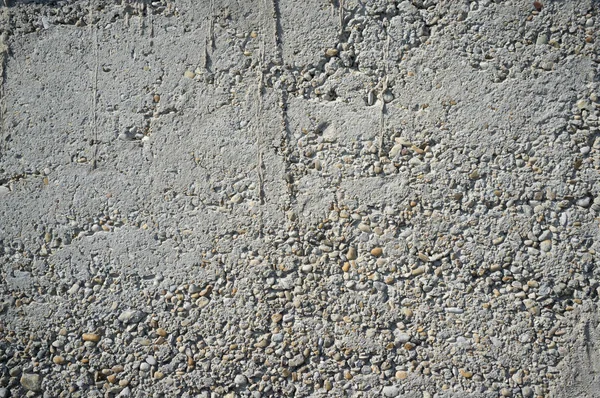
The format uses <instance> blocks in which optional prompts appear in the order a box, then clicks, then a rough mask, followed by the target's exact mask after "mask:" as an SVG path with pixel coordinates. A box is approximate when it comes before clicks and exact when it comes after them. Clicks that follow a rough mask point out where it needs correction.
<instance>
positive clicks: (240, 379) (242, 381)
mask: <svg viewBox="0 0 600 398" xmlns="http://www.w3.org/2000/svg"><path fill="white" fill-rule="evenodd" d="M233 382H234V383H235V384H236V385H237V386H238V387H243V386H245V385H246V384H247V383H248V379H246V376H244V375H236V376H235V378H234V379H233Z"/></svg>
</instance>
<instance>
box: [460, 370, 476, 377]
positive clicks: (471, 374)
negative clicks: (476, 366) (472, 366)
mask: <svg viewBox="0 0 600 398" xmlns="http://www.w3.org/2000/svg"><path fill="white" fill-rule="evenodd" d="M459 372H460V375H461V376H462V377H464V378H465V379H470V378H471V377H473V372H469V371H468V370H464V369H460V370H459Z"/></svg>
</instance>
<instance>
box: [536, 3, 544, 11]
mask: <svg viewBox="0 0 600 398" xmlns="http://www.w3.org/2000/svg"><path fill="white" fill-rule="evenodd" d="M543 7H544V5H543V4H542V3H540V2H539V1H534V2H533V8H535V10H536V11H537V12H540V11H542V8H543Z"/></svg>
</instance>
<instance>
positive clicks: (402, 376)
mask: <svg viewBox="0 0 600 398" xmlns="http://www.w3.org/2000/svg"><path fill="white" fill-rule="evenodd" d="M407 377H408V373H407V372H405V371H403V370H399V371H397V372H396V379H398V380H404V379H406V378H407Z"/></svg>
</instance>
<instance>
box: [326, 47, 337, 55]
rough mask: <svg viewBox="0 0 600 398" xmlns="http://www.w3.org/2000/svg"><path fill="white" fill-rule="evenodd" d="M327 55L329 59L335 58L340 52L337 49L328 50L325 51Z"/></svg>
mask: <svg viewBox="0 0 600 398" xmlns="http://www.w3.org/2000/svg"><path fill="white" fill-rule="evenodd" d="M325 55H327V56H328V57H335V56H336V55H338V50H336V49H335V48H328V49H327V50H326V51H325Z"/></svg>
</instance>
